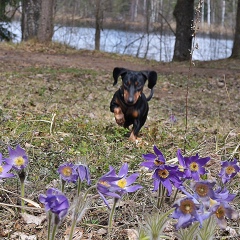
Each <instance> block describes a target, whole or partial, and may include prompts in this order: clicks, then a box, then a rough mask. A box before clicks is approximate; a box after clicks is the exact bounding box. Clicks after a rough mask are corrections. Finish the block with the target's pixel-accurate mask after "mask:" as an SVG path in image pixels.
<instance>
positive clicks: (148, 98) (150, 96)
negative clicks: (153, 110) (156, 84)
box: [146, 88, 153, 101]
mask: <svg viewBox="0 0 240 240" xmlns="http://www.w3.org/2000/svg"><path fill="white" fill-rule="evenodd" d="M152 96H153V88H152V89H151V92H150V94H149V96H148V97H147V98H146V99H147V101H150V100H151V98H152Z"/></svg>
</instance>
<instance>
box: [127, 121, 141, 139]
mask: <svg viewBox="0 0 240 240" xmlns="http://www.w3.org/2000/svg"><path fill="white" fill-rule="evenodd" d="M141 127H142V126H141V121H140V120H139V119H135V120H134V123H133V129H132V132H131V134H130V137H129V140H130V141H132V142H135V141H136V140H137V139H138V133H139V131H140V129H141Z"/></svg>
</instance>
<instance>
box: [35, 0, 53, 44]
mask: <svg viewBox="0 0 240 240" xmlns="http://www.w3.org/2000/svg"><path fill="white" fill-rule="evenodd" d="M54 2H55V0H41V5H40V6H41V8H40V18H39V22H38V31H37V39H38V41H39V42H50V41H52V36H53V29H54V26H53V10H54Z"/></svg>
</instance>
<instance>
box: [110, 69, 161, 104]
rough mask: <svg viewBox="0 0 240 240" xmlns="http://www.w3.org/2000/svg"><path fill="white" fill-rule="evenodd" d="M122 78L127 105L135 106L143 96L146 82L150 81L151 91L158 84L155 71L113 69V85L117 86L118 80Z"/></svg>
mask: <svg viewBox="0 0 240 240" xmlns="http://www.w3.org/2000/svg"><path fill="white" fill-rule="evenodd" d="M119 76H121V78H122V89H123V97H124V101H125V103H127V104H129V105H133V104H135V103H136V102H137V100H138V98H139V97H140V96H141V93H142V91H143V87H144V84H145V82H146V81H147V80H148V88H150V89H151V90H152V89H153V87H154V86H155V85H156V83H157V73H156V72H155V71H131V70H128V69H126V68H118V67H116V68H114V69H113V79H114V83H113V85H116V84H117V81H118V78H119Z"/></svg>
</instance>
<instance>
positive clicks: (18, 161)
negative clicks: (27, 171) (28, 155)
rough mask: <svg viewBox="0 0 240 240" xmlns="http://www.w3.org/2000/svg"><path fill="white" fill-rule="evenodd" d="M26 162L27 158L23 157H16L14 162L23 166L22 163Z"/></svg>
mask: <svg viewBox="0 0 240 240" xmlns="http://www.w3.org/2000/svg"><path fill="white" fill-rule="evenodd" d="M24 163H25V160H24V159H23V157H16V158H15V159H14V164H15V165H16V166H19V167H20V166H22V165H24Z"/></svg>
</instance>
